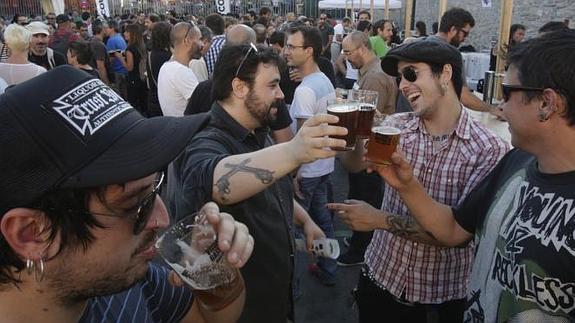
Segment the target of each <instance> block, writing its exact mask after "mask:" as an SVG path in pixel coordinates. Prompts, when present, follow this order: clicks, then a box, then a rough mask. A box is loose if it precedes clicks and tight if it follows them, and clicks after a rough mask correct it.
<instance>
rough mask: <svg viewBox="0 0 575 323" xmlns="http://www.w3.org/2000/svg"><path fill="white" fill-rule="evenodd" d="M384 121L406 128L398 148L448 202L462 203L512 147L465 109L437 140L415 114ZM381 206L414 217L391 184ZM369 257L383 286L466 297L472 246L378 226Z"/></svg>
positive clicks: (413, 298)
mask: <svg viewBox="0 0 575 323" xmlns="http://www.w3.org/2000/svg"><path fill="white" fill-rule="evenodd" d="M385 123H387V124H388V125H390V126H393V127H396V128H399V129H401V139H400V142H399V146H398V149H399V150H401V151H402V152H403V153H404V155H405V157H406V159H407V160H408V161H409V162H410V164H411V165H412V166H413V169H414V175H415V176H416V177H417V179H418V180H419V181H420V182H421V184H422V185H423V187H425V190H426V191H427V193H428V194H429V195H430V196H431V197H432V198H433V199H435V200H436V201H438V202H439V203H443V204H446V205H451V206H455V205H457V204H459V203H460V202H461V201H462V200H463V199H464V198H465V196H466V195H467V194H469V192H470V191H471V190H472V189H473V188H474V187H475V186H476V185H477V184H478V183H479V182H480V181H481V180H482V179H483V178H484V177H485V176H486V175H487V174H488V173H489V172H490V171H491V169H492V168H493V167H494V166H495V164H496V163H497V162H498V161H499V159H500V158H501V157H503V155H504V154H505V153H506V152H507V151H508V150H509V146H508V145H507V143H505V142H504V141H503V140H502V139H501V138H499V137H497V135H495V134H493V133H492V132H491V131H490V130H488V129H486V128H485V127H484V126H482V125H481V124H479V123H477V122H475V121H473V120H472V119H471V118H470V116H469V115H468V113H467V112H465V110H464V109H462V111H461V115H460V117H459V121H458V124H457V127H456V128H455V129H454V131H453V132H452V133H450V134H448V135H447V136H442V137H440V138H439V140H438V138H435V141H434V137H433V136H431V135H430V134H429V133H428V132H427V130H426V129H425V126H424V124H423V122H422V121H421V119H420V118H418V117H416V116H415V115H414V114H413V113H399V114H394V115H391V116H388V117H387V118H386V119H385ZM382 210H384V211H387V212H389V213H391V214H396V215H402V216H410V215H409V210H408V209H407V206H405V204H404V203H403V201H402V200H401V198H400V196H399V194H398V192H397V191H396V190H394V189H393V188H391V187H390V186H389V185H386V187H385V194H384V199H383V202H382ZM365 258H366V264H367V266H368V268H369V276H370V277H371V278H372V279H373V280H374V282H375V283H376V284H377V285H379V286H380V287H382V288H385V289H387V290H388V291H389V292H390V293H391V294H393V295H395V296H397V297H403V298H404V299H406V300H408V301H410V302H418V303H424V304H436V303H443V302H445V301H449V300H454V299H462V298H465V296H466V285H467V279H468V275H469V272H470V269H471V265H472V262H473V246H472V245H469V246H467V247H465V248H444V247H436V246H432V245H429V244H425V243H418V242H414V241H411V240H408V239H404V238H402V237H399V236H397V235H393V234H392V233H390V232H388V231H384V230H375V232H374V235H373V239H372V241H371V243H370V244H369V247H368V248H367V251H366V254H365Z"/></svg>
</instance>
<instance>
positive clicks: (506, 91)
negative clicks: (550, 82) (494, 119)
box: [501, 83, 545, 102]
mask: <svg viewBox="0 0 575 323" xmlns="http://www.w3.org/2000/svg"><path fill="white" fill-rule="evenodd" d="M544 90H545V89H544V88H539V87H529V86H521V85H511V84H507V83H502V84H501V94H502V96H503V101H504V102H507V101H509V97H510V96H511V92H517V91H525V92H543V91H544Z"/></svg>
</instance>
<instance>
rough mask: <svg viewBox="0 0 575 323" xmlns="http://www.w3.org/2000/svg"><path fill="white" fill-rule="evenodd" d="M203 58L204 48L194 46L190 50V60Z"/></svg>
mask: <svg viewBox="0 0 575 323" xmlns="http://www.w3.org/2000/svg"><path fill="white" fill-rule="evenodd" d="M200 58H202V48H201V47H199V46H196V45H192V48H190V59H191V60H192V59H200Z"/></svg>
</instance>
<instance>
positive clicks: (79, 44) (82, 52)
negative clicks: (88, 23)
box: [68, 41, 93, 65]
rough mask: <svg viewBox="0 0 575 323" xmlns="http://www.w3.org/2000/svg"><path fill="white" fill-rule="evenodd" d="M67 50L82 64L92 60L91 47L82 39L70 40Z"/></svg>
mask: <svg viewBox="0 0 575 323" xmlns="http://www.w3.org/2000/svg"><path fill="white" fill-rule="evenodd" d="M68 50H69V51H70V52H72V55H73V56H76V60H77V61H78V63H79V64H82V65H84V64H88V63H90V62H91V61H92V57H93V54H92V49H91V48H90V45H89V44H88V43H86V42H84V41H74V42H71V43H70V45H69V47H68Z"/></svg>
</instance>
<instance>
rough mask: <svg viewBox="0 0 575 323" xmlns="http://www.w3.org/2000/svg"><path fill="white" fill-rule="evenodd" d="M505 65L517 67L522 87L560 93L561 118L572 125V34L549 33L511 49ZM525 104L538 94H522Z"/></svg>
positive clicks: (574, 53) (574, 35)
mask: <svg viewBox="0 0 575 323" xmlns="http://www.w3.org/2000/svg"><path fill="white" fill-rule="evenodd" d="M507 64H508V65H513V66H514V67H515V68H517V71H518V78H519V82H521V85H523V86H529V87H536V88H550V89H553V90H554V91H555V92H557V93H559V94H560V95H561V96H562V97H563V98H564V99H565V101H566V104H567V107H566V110H565V114H564V115H563V117H565V119H567V121H568V123H569V125H570V126H575V83H573V81H572V78H573V74H575V31H573V30H569V29H567V30H559V31H553V32H549V33H548V34H546V35H545V37H536V38H532V39H529V40H527V41H524V42H521V43H519V44H517V45H516V46H513V47H512V48H511V49H510V50H509V53H508V54H507ZM522 93H523V95H524V97H525V98H526V99H527V102H529V101H531V100H533V99H534V98H536V97H538V96H540V95H541V93H540V92H529V91H526V92H522Z"/></svg>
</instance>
